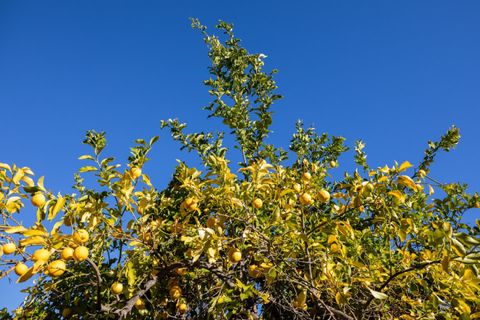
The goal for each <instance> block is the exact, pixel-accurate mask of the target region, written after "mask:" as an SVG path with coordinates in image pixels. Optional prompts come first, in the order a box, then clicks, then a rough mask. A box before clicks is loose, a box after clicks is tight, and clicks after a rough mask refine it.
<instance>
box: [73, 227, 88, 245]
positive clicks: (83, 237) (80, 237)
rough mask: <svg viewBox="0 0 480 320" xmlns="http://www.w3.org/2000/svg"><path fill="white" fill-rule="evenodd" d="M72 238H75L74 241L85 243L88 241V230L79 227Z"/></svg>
mask: <svg viewBox="0 0 480 320" xmlns="http://www.w3.org/2000/svg"><path fill="white" fill-rule="evenodd" d="M72 238H73V241H75V242H77V243H85V242H87V241H88V238H89V235H88V232H87V230H85V229H78V230H77V231H75V232H74V233H73V236H72Z"/></svg>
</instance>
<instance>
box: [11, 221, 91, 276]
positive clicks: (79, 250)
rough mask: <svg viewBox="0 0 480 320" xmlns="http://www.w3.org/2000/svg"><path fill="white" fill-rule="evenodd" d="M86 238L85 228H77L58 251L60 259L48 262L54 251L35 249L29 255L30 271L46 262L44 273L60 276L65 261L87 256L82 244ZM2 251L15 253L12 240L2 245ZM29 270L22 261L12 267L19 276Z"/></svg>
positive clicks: (80, 259)
mask: <svg viewBox="0 0 480 320" xmlns="http://www.w3.org/2000/svg"><path fill="white" fill-rule="evenodd" d="M88 238H89V235H88V232H87V231H86V230H83V229H79V230H77V231H75V232H74V233H73V236H72V239H73V241H72V242H71V243H70V244H69V246H67V247H65V248H63V249H62V251H61V252H60V257H61V259H57V260H54V261H52V262H50V263H48V260H49V259H50V256H51V255H52V254H53V253H54V252H55V251H54V250H53V249H52V250H48V249H45V248H41V249H37V250H35V251H34V252H33V254H32V256H31V260H32V261H33V262H34V265H33V269H32V272H33V273H36V272H38V270H39V269H40V268H41V267H42V266H44V265H45V264H47V263H48V265H47V267H46V268H45V269H44V273H45V274H47V275H50V276H52V277H59V276H61V275H62V274H63V273H64V272H65V271H66V269H67V266H66V263H65V261H68V260H72V259H73V260H75V261H77V262H81V261H84V260H85V259H87V258H88V255H89V251H88V248H87V247H85V246H84V245H83V244H85V243H86V242H87V241H88ZM2 251H3V254H12V253H15V252H16V251H17V246H16V245H15V243H13V242H10V243H6V244H4V245H3V246H2ZM29 270H30V268H29V267H28V266H27V265H26V264H25V263H24V262H18V263H17V264H16V265H15V268H14V271H15V273H16V274H17V275H18V276H20V277H21V276H23V275H24V274H26V273H27V272H28V271H29Z"/></svg>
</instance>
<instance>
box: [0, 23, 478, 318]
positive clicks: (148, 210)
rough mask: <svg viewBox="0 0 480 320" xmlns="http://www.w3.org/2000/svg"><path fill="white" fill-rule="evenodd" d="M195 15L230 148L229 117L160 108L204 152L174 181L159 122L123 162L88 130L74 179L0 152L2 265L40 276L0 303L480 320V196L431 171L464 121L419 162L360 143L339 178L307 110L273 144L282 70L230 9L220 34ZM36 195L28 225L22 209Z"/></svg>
mask: <svg viewBox="0 0 480 320" xmlns="http://www.w3.org/2000/svg"><path fill="white" fill-rule="evenodd" d="M192 25H193V27H194V28H195V29H198V30H199V31H200V32H201V34H202V35H203V37H204V40H205V42H206V44H207V46H208V50H209V51H208V56H209V57H210V59H211V66H210V68H209V71H210V78H209V79H208V80H206V81H205V84H206V85H207V86H208V90H209V93H210V94H211V96H212V100H211V102H210V104H208V105H207V106H206V108H205V109H206V110H207V111H208V112H209V116H210V117H216V118H220V119H221V120H222V121H223V123H224V125H225V126H226V130H225V131H226V132H227V133H228V134H231V135H232V137H233V140H234V141H235V144H234V146H233V147H231V148H227V146H226V145H224V143H223V137H224V135H225V133H223V132H219V133H214V132H197V133H187V132H186V125H185V124H184V123H181V122H180V121H178V120H176V119H175V120H168V121H163V122H162V123H161V127H162V128H164V129H167V130H169V131H170V132H171V134H172V137H173V139H175V140H177V141H178V142H179V143H180V145H181V148H182V149H186V150H187V151H193V152H196V153H197V154H198V156H199V159H200V161H201V166H200V167H198V168H195V167H192V166H189V165H187V164H186V163H184V162H182V161H179V162H178V165H177V166H176V168H174V169H173V168H172V176H171V180H170V183H169V185H168V186H167V187H166V188H164V189H159V188H156V187H155V186H154V185H153V184H152V183H151V181H150V177H149V173H148V172H146V171H147V170H143V167H144V164H145V163H146V161H147V160H148V158H147V156H148V153H149V151H150V150H151V149H152V147H153V146H154V144H155V142H156V141H157V139H158V138H157V137H154V138H152V139H150V140H143V139H139V140H137V141H136V144H135V146H134V147H133V148H132V149H131V156H130V157H129V159H128V161H127V162H126V164H125V165H121V164H119V163H117V162H116V161H115V159H114V158H113V157H111V156H110V155H108V154H106V153H107V151H106V148H105V147H106V138H105V134H104V133H98V132H95V131H89V132H88V133H87V135H86V138H85V140H84V143H85V144H87V145H89V146H90V147H91V150H92V151H91V153H90V154H87V155H84V156H81V157H80V159H81V161H82V162H83V163H84V165H83V166H82V167H81V169H79V171H78V172H77V173H76V174H75V184H74V189H75V191H74V193H64V192H60V193H58V192H53V191H51V190H50V189H48V188H47V187H46V186H45V185H44V179H43V177H39V178H37V177H36V176H35V175H34V172H33V171H32V170H31V169H30V168H28V167H19V166H16V165H13V164H12V165H10V164H5V163H0V187H1V190H0V210H1V218H2V224H1V227H0V241H1V251H0V252H1V257H0V268H1V269H2V270H1V271H2V273H1V276H2V277H9V278H11V279H13V280H15V281H17V282H27V283H29V284H30V286H29V287H28V288H27V289H26V290H25V292H26V293H27V297H26V299H25V301H24V302H23V303H22V304H21V305H20V306H18V308H17V309H16V310H14V312H13V313H11V314H9V313H8V312H7V311H6V310H5V309H3V310H1V311H0V315H1V316H2V318H15V319H66V318H71V319H350V320H352V319H356V320H360V319H406V320H409V319H477V318H480V298H479V297H480V287H479V285H480V280H479V279H480V278H479V267H480V249H479V247H480V237H479V233H480V222H479V221H478V220H477V221H476V224H466V223H464V222H463V221H464V220H463V217H464V215H465V214H476V215H478V209H477V208H478V207H480V198H479V196H478V194H476V193H475V194H471V193H469V192H467V186H466V185H464V184H459V183H442V182H438V181H436V180H435V178H434V176H433V173H431V167H432V164H433V162H434V160H435V156H436V154H437V153H438V152H441V151H449V150H451V149H452V148H453V147H454V146H455V145H456V144H457V143H458V141H459V137H460V135H459V131H458V129H457V128H455V127H452V128H450V129H449V130H448V131H447V132H446V134H445V135H444V136H442V137H441V138H440V139H439V140H438V141H437V142H429V143H428V147H427V149H426V151H425V154H424V158H423V160H422V161H420V162H419V163H417V164H412V163H410V162H409V161H404V162H401V163H397V162H392V163H389V164H387V165H385V166H384V167H379V168H372V167H370V166H369V164H368V162H367V161H366V154H365V152H364V144H363V142H362V141H357V143H356V144H355V145H354V146H353V149H354V155H355V156H354V159H353V160H352V163H351V165H350V164H348V163H346V167H347V168H351V170H350V171H347V172H345V173H344V176H343V177H342V178H341V179H337V180H335V179H333V178H332V175H331V173H332V171H331V170H332V169H334V168H336V167H337V166H338V164H339V162H340V161H345V162H347V161H348V160H345V159H347V158H346V157H342V158H341V159H339V157H340V156H341V155H342V154H343V153H345V152H346V151H347V149H348V148H347V146H346V145H345V144H344V139H343V138H342V137H336V136H330V135H328V134H318V133H316V132H315V130H314V129H313V128H306V127H304V126H303V124H302V123H301V122H299V123H297V124H296V132H295V133H294V135H293V137H292V139H291V141H290V143H289V146H288V149H286V150H284V149H282V148H280V147H277V146H274V145H271V144H268V143H267V142H266V138H267V136H268V134H269V132H270V130H269V127H270V125H271V123H272V109H271V108H272V105H273V104H274V102H275V101H276V100H278V99H280V98H281V96H280V95H278V94H277V93H276V89H277V87H276V84H275V81H274V79H273V76H274V74H275V72H276V71H275V70H272V71H270V72H266V71H264V58H265V56H264V55H263V54H252V53H249V52H248V51H247V50H246V49H245V48H243V47H242V46H241V44H240V40H239V39H238V38H236V37H235V35H234V34H233V28H232V25H230V24H227V23H224V22H220V23H219V25H218V26H217V28H218V29H219V30H220V31H221V34H220V35H219V36H216V35H212V34H209V33H208V32H207V29H206V27H204V26H203V25H201V24H200V23H199V22H198V21H197V20H193V21H192ZM85 177H88V178H89V181H91V180H92V177H93V178H94V180H95V181H96V183H95V184H94V185H92V184H91V183H88V184H86V183H85V182H84V178H85ZM27 204H29V205H30V204H31V205H32V206H33V207H34V208H35V210H36V219H35V220H36V221H35V223H33V224H32V225H23V224H22V223H21V220H22V215H23V214H25V213H24V212H23V210H24V206H26V205H27ZM476 210H477V211H476Z"/></svg>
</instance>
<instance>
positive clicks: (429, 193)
mask: <svg viewBox="0 0 480 320" xmlns="http://www.w3.org/2000/svg"><path fill="white" fill-rule="evenodd" d="M434 193H435V190H433V187H432V186H431V185H428V195H430V196H431V195H432V194H434Z"/></svg>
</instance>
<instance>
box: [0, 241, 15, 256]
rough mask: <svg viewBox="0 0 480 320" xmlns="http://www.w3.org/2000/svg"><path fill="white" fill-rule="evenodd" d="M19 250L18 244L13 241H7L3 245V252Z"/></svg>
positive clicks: (10, 252)
mask: <svg viewBox="0 0 480 320" xmlns="http://www.w3.org/2000/svg"><path fill="white" fill-rule="evenodd" d="M16 250H17V246H16V245H15V243H13V242H9V243H5V244H4V245H3V246H2V251H3V254H12V253H14V252H15V251H16Z"/></svg>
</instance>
